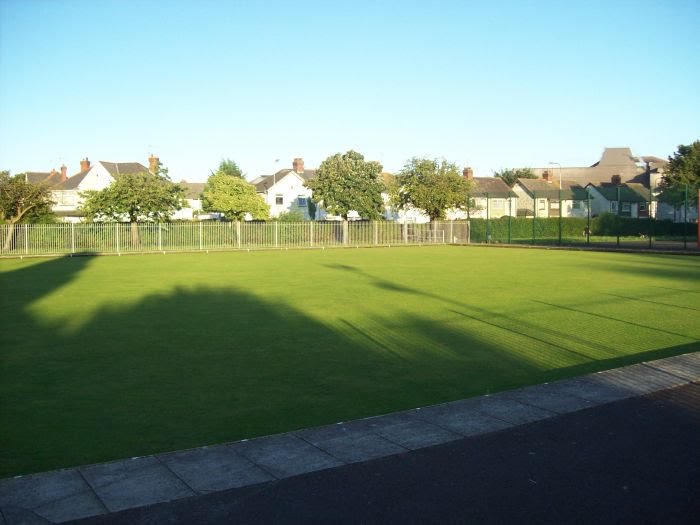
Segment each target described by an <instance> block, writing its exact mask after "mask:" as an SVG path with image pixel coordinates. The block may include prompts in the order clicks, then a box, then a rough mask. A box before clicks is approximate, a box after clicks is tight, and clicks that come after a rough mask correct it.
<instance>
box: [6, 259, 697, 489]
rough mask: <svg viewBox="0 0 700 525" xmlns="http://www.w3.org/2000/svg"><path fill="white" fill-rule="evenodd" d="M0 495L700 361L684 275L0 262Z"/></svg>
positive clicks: (660, 265) (513, 263)
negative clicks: (71, 473)
mask: <svg viewBox="0 0 700 525" xmlns="http://www.w3.org/2000/svg"><path fill="white" fill-rule="evenodd" d="M0 293H1V296H0V297H1V298H0V328H1V330H0V334H1V335H0V346H1V350H0V352H1V354H0V355H1V359H2V363H1V365H2V366H1V367H0V429H1V430H0V439H1V442H0V477H6V476H10V475H14V474H20V473H29V472H35V471H41V470H47V469H52V468H57V467H66V466H73V465H78V464H85V463H93V462H98V461H105V460H110V459H117V458H124V457H130V456H138V455H144V454H149V453H153V452H162V451H167V450H175V449H182V448H187V447H194V446H198V445H204V444H212V443H220V442H225V441H232V440H237V439H241V438H246V437H253V436H257V435H264V434H270V433H275V432H282V431H287V430H292V429H297V428H302V427H307V426H312V425H319V424H323V423H330V422H336V421H341V420H349V419H354V418H358V417H363V416H369V415H374V414H381V413H386V412H390V411H394V410H400V409H405V408H409V407H416V406H424V405H429V404H433V403H439V402H444V401H449V400H453V399H459V398H464V397H469V396H474V395H479V394H484V393H487V392H495V391H499V390H503V389H509V388H514V387H518V386H522V385H528V384H534V383H540V382H543V381H549V380H553V379H558V378H563V377H569V376H575V375H580V374H584V373H588V372H591V371H595V370H600V369H604V368H610V367H615V366H620V365H624V364H628V363H633V362H638V361H642V360H649V359H654V358H660V357H664V356H669V355H675V354H680V353H685V352H690V351H697V350H700V322H699V321H698V319H699V318H700V258H698V257H689V256H670V255H669V256H666V255H663V256H662V255H632V254H616V253H592V252H578V251H556V250H533V249H494V248H488V247H424V248H381V249H362V250H357V249H348V250H318V251H275V252H250V253H248V252H241V253H216V254H214V253H212V254H208V255H207V254H176V255H175V254H172V255H165V256H163V255H149V256H129V257H79V258H59V259H33V260H17V259H13V260H1V261H0Z"/></svg>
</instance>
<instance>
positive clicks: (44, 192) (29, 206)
mask: <svg viewBox="0 0 700 525" xmlns="http://www.w3.org/2000/svg"><path fill="white" fill-rule="evenodd" d="M52 204H53V202H52V201H51V193H50V191H49V187H48V186H47V185H46V184H32V183H30V182H27V181H26V180H25V178H24V175H23V174H19V175H15V176H11V175H10V172H9V171H2V172H0V218H1V219H2V222H3V223H5V224H9V225H10V226H14V225H15V224H17V223H19V222H38V220H37V219H38V218H42V217H43V218H45V217H52V216H53V213H52V212H51V205H52ZM42 222H46V221H45V220H43V221H42ZM13 237H14V228H9V229H8V231H7V235H6V237H5V249H9V248H10V246H11V244H12V239H13Z"/></svg>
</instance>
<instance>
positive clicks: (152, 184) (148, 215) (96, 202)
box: [80, 168, 185, 246]
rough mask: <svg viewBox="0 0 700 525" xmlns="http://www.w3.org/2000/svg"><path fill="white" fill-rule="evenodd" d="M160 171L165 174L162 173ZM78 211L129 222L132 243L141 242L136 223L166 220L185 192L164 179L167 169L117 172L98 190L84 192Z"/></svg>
mask: <svg viewBox="0 0 700 525" xmlns="http://www.w3.org/2000/svg"><path fill="white" fill-rule="evenodd" d="M161 173H165V174H164V175H161ZM80 196H81V197H83V198H84V199H85V200H84V201H83V204H82V205H81V206H80V210H81V211H82V212H83V214H84V215H85V218H86V219H88V220H100V221H118V222H121V221H125V220H127V221H128V222H130V223H131V239H132V243H134V245H135V246H138V245H140V243H141V241H140V238H139V233H138V225H137V223H138V222H140V221H144V222H166V221H168V220H169V219H170V216H171V215H172V213H173V212H175V211H177V210H179V209H181V208H182V206H183V204H184V198H185V192H184V189H183V188H182V187H181V186H180V185H179V184H174V183H172V182H171V181H170V180H169V179H168V178H167V171H164V168H159V170H158V173H157V174H152V173H148V172H143V173H131V174H126V175H119V176H118V177H117V178H116V179H115V181H114V182H113V183H112V184H110V185H109V186H107V187H106V188H105V189H103V190H101V191H85V192H82V193H81V194H80Z"/></svg>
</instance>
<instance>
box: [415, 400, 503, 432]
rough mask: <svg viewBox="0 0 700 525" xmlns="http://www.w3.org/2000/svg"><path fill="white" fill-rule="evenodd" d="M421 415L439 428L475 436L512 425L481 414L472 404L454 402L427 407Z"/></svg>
mask: <svg viewBox="0 0 700 525" xmlns="http://www.w3.org/2000/svg"><path fill="white" fill-rule="evenodd" d="M421 417H422V418H423V419H424V420H425V421H427V422H429V423H432V424H434V425H437V426H439V427H441V428H445V429H447V430H450V431H451V432H456V433H458V434H461V435H462V436H476V435H479V434H486V433H488V432H495V431H497V430H502V429H504V428H508V427H511V426H513V425H512V424H511V423H508V422H506V421H503V420H502V419H496V418H493V417H491V416H487V415H486V414H482V413H481V412H479V411H478V410H476V409H475V408H474V406H473V405H466V406H464V405H462V406H459V405H458V404H456V403H449V404H448V405H447V406H446V405H439V406H436V407H427V408H424V409H422V410H421Z"/></svg>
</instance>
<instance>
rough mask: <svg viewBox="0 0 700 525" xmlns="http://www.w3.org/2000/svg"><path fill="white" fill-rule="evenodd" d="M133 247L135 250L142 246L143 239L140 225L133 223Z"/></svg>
mask: <svg viewBox="0 0 700 525" xmlns="http://www.w3.org/2000/svg"><path fill="white" fill-rule="evenodd" d="M131 245H132V246H133V247H134V248H138V247H140V246H141V238H140V237H139V223H138V222H136V221H131Z"/></svg>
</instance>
